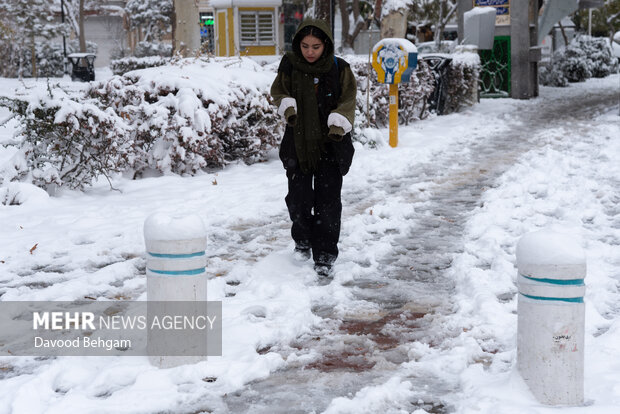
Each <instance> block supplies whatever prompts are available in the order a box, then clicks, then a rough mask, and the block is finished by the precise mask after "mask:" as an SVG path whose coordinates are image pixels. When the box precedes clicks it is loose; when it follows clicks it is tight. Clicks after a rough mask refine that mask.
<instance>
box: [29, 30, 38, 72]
mask: <svg viewBox="0 0 620 414" xmlns="http://www.w3.org/2000/svg"><path fill="white" fill-rule="evenodd" d="M30 55H31V57H30V63H31V64H32V77H33V78H38V76H37V47H36V44H35V41H34V33H33V34H32V42H31V43H30Z"/></svg>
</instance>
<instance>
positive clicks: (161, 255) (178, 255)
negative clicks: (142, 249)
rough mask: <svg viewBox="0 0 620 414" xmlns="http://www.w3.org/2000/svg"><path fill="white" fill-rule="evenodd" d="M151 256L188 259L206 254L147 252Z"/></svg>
mask: <svg viewBox="0 0 620 414" xmlns="http://www.w3.org/2000/svg"><path fill="white" fill-rule="evenodd" d="M147 253H148V254H149V255H150V256H153V257H159V258H162V259H188V258H190V257H199V256H204V255H205V252H196V253H187V254H165V253H151V252H147Z"/></svg>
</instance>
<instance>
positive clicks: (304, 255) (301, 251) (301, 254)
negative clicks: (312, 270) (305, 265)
mask: <svg viewBox="0 0 620 414" xmlns="http://www.w3.org/2000/svg"><path fill="white" fill-rule="evenodd" d="M293 255H294V256H295V259H297V260H301V261H306V260H309V259H310V257H312V253H311V252H310V249H309V248H307V249H305V248H301V247H295V250H294V251H293Z"/></svg>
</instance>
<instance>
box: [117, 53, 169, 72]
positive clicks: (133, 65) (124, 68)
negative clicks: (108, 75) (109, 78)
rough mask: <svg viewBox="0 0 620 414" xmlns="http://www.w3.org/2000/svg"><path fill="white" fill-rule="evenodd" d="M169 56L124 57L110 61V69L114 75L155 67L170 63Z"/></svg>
mask: <svg viewBox="0 0 620 414" xmlns="http://www.w3.org/2000/svg"><path fill="white" fill-rule="evenodd" d="M170 61H171V58H168V57H163V56H146V57H135V56H130V57H125V58H120V59H115V60H113V61H111V62H110V69H112V73H114V74H115V75H124V74H125V73H127V72H131V71H132V70H138V69H146V68H156V67H158V66H164V65H167V64H168V63H170Z"/></svg>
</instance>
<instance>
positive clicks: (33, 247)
mask: <svg viewBox="0 0 620 414" xmlns="http://www.w3.org/2000/svg"><path fill="white" fill-rule="evenodd" d="M38 245H39V243H36V244H35V245H34V246H32V248H31V249H30V254H32V252H34V251H35V250H36V249H37V246H38Z"/></svg>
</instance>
